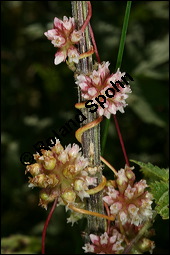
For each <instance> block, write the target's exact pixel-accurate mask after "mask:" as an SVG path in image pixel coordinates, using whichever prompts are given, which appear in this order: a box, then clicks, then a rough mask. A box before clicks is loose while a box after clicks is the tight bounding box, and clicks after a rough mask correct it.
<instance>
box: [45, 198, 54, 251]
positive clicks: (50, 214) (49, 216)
mask: <svg viewBox="0 0 170 255" xmlns="http://www.w3.org/2000/svg"><path fill="white" fill-rule="evenodd" d="M57 201H58V198H56V199H55V200H54V203H53V206H52V207H51V210H50V213H49V214H48V217H47V219H46V222H45V224H44V228H43V232H42V244H41V253H42V254H45V237H46V232H47V227H48V224H49V221H50V219H51V217H52V215H53V212H54V209H55V207H56V204H57Z"/></svg>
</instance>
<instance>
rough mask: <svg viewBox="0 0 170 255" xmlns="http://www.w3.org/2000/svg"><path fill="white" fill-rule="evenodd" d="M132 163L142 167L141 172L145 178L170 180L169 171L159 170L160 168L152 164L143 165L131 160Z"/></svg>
mask: <svg viewBox="0 0 170 255" xmlns="http://www.w3.org/2000/svg"><path fill="white" fill-rule="evenodd" d="M130 161H131V162H134V163H136V164H137V165H139V166H140V167H141V171H142V172H143V174H144V175H145V176H148V177H151V178H152V180H154V179H156V180H160V179H161V180H163V181H168V180H169V170H168V169H165V168H159V167H158V166H154V165H152V164H151V163H143V162H140V161H136V160H130Z"/></svg>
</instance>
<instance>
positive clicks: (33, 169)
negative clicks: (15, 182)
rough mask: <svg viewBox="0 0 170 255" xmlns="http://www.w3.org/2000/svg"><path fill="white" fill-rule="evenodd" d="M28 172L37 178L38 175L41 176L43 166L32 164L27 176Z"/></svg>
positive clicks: (27, 170) (28, 167) (27, 168)
mask: <svg viewBox="0 0 170 255" xmlns="http://www.w3.org/2000/svg"><path fill="white" fill-rule="evenodd" d="M27 172H30V174H31V175H32V176H36V175H38V174H40V172H41V165H40V164H38V163H35V164H32V165H28V166H27V167H26V171H25V174H26V173H27Z"/></svg>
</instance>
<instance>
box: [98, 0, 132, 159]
mask: <svg viewBox="0 0 170 255" xmlns="http://www.w3.org/2000/svg"><path fill="white" fill-rule="evenodd" d="M131 4H132V1H127V4H126V10H125V16H124V21H123V27H122V33H121V38H120V44H119V50H118V56H117V62H116V71H117V69H118V68H120V67H121V64H122V58H123V52H124V47H125V41H126V33H127V28H128V23H129V16H130V10H131ZM109 125H110V119H106V121H105V129H104V134H103V138H102V155H103V154H104V149H105V145H106V139H107V135H108V130H109Z"/></svg>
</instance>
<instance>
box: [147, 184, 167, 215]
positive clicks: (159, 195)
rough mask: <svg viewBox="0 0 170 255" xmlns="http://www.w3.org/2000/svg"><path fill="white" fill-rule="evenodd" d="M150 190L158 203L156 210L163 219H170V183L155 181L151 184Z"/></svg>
mask: <svg viewBox="0 0 170 255" xmlns="http://www.w3.org/2000/svg"><path fill="white" fill-rule="evenodd" d="M150 188H151V193H152V194H153V197H154V199H155V202H156V207H155V210H156V211H157V212H158V213H159V214H160V215H161V216H162V218H163V219H169V183H168V182H164V181H160V182H158V181H155V182H152V183H151V184H150Z"/></svg>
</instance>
